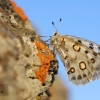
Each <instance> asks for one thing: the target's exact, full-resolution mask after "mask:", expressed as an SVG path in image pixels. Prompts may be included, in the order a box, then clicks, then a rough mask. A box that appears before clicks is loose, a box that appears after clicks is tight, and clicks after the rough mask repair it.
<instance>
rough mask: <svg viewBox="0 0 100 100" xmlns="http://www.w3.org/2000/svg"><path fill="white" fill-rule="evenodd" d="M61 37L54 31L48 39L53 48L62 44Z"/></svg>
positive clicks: (57, 47)
mask: <svg viewBox="0 0 100 100" xmlns="http://www.w3.org/2000/svg"><path fill="white" fill-rule="evenodd" d="M62 42H63V38H62V37H61V36H60V35H59V34H58V33H57V32H55V33H54V35H53V37H52V38H51V39H50V45H51V46H52V47H53V48H55V49H56V50H57V49H59V47H60V46H61V45H62Z"/></svg>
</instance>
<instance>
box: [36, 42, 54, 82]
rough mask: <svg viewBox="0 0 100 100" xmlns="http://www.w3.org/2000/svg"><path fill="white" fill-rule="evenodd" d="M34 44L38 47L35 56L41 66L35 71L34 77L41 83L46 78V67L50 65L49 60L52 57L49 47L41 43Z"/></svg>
mask: <svg viewBox="0 0 100 100" xmlns="http://www.w3.org/2000/svg"><path fill="white" fill-rule="evenodd" d="M35 44H36V46H37V49H38V54H37V56H38V57H39V59H40V61H41V66H40V67H39V69H38V70H37V71H36V77H37V78H38V79H39V80H40V81H41V82H42V83H43V82H44V81H45V79H46V75H47V74H48V69H49V67H50V61H52V60H53V59H54V58H53V55H52V54H51V52H50V50H49V48H48V47H47V46H45V45H44V44H43V43H41V42H35ZM42 51H43V52H42Z"/></svg>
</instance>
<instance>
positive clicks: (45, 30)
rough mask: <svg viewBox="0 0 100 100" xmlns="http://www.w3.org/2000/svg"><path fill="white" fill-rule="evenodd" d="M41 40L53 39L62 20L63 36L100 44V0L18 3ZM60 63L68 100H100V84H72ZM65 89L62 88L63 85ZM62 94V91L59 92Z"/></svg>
mask: <svg viewBox="0 0 100 100" xmlns="http://www.w3.org/2000/svg"><path fill="white" fill-rule="evenodd" d="M14 1H15V2H16V3H17V6H20V7H21V8H23V10H24V12H25V14H26V15H27V16H28V18H29V20H30V21H31V23H32V24H33V26H34V28H35V29H36V31H37V33H38V34H40V35H41V36H52V35H53V33H54V32H55V28H54V27H53V26H52V24H51V23H52V21H53V22H54V23H55V26H56V27H57V28H58V26H59V19H60V18H62V23H61V25H60V30H59V33H60V35H65V34H69V35H73V36H77V37H81V38H85V39H88V40H91V41H93V42H96V43H98V44H100V0H14ZM58 61H59V72H58V76H59V78H60V80H61V82H62V84H63V87H64V89H65V90H68V92H65V93H68V95H67V97H66V100H100V80H99V81H94V82H91V83H89V84H87V85H85V86H75V85H73V84H71V83H70V82H69V81H68V77H67V74H66V70H65V68H64V66H63V64H62V62H61V61H60V58H59V57H58ZM60 86H61V85H60ZM59 92H61V90H59Z"/></svg>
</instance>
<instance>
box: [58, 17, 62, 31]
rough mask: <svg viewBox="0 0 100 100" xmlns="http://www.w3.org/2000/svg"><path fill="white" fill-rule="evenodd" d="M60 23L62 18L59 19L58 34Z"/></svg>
mask: <svg viewBox="0 0 100 100" xmlns="http://www.w3.org/2000/svg"><path fill="white" fill-rule="evenodd" d="M61 21H62V18H60V20H59V26H58V32H59V29H60V24H61Z"/></svg>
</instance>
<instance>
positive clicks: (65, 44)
mask: <svg viewBox="0 0 100 100" xmlns="http://www.w3.org/2000/svg"><path fill="white" fill-rule="evenodd" d="M61 38H63V41H62V44H61V45H60V46H59V49H58V50H57V51H58V54H59V55H60V58H61V59H62V62H63V63H64V66H65V67H66V69H67V74H68V78H69V81H71V82H72V83H73V84H76V85H85V84H87V83H89V82H90V81H92V80H95V79H99V78H100V54H99V52H100V50H99V48H100V47H99V45H97V44H96V43H93V42H91V41H88V40H85V39H82V38H78V37H74V36H69V35H66V36H61Z"/></svg>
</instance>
